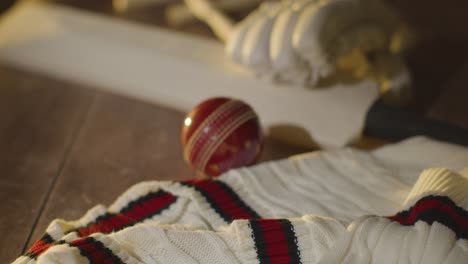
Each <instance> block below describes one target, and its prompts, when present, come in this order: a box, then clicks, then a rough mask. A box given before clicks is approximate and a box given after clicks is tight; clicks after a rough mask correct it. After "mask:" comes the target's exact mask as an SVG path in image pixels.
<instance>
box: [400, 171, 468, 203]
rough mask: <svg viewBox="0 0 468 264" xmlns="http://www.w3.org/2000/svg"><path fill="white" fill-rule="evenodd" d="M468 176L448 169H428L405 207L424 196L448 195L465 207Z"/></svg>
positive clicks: (420, 178) (422, 174) (467, 198)
mask: <svg viewBox="0 0 468 264" xmlns="http://www.w3.org/2000/svg"><path fill="white" fill-rule="evenodd" d="M466 190H468V178H466V177H464V176H462V175H461V174H458V173H456V172H453V171H451V170H448V169H441V168H434V169H427V170H425V171H423V172H422V173H421V175H420V176H419V179H418V181H417V182H416V184H415V185H414V186H413V189H412V190H411V192H410V194H409V195H408V198H407V199H406V201H405V208H407V207H409V206H412V205H413V204H414V203H415V202H416V201H418V200H419V199H421V198H422V197H424V196H429V195H440V196H447V197H449V198H450V199H451V200H453V201H454V202H455V203H456V204H458V205H459V206H461V207H463V208H467V207H468V193H467V192H466Z"/></svg>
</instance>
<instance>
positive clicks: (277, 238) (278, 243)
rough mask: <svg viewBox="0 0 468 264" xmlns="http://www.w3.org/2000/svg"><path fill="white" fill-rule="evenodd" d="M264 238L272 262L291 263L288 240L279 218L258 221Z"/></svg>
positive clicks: (274, 263)
mask: <svg viewBox="0 0 468 264" xmlns="http://www.w3.org/2000/svg"><path fill="white" fill-rule="evenodd" d="M258 223H259V225H260V227H261V229H262V233H263V238H264V243H265V247H266V253H267V254H268V258H269V261H270V262H269V263H270V264H281V263H291V258H290V256H289V251H288V241H287V238H286V235H285V233H284V230H283V228H282V225H281V222H280V221H279V220H277V219H269V220H260V221H258Z"/></svg>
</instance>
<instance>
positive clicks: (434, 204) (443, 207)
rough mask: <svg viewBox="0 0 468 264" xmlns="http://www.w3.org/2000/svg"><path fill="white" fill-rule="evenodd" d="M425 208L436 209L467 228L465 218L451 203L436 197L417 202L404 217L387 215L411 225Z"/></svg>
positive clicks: (467, 222)
mask: <svg viewBox="0 0 468 264" xmlns="http://www.w3.org/2000/svg"><path fill="white" fill-rule="evenodd" d="M427 210H437V211H439V212H440V213H443V214H446V215H448V216H449V217H450V218H451V219H452V220H454V221H455V222H456V223H457V225H460V226H462V227H463V228H468V219H467V218H464V217H462V216H461V215H460V214H459V213H457V212H456V211H455V209H454V208H453V207H452V206H451V205H449V204H446V203H444V202H443V201H440V200H438V199H430V200H425V201H421V202H418V203H416V205H415V206H414V207H413V208H412V210H411V211H410V213H409V214H408V215H407V216H406V217H405V216H402V215H395V216H391V217H389V219H391V220H393V221H397V222H399V223H400V224H403V225H411V224H414V222H415V221H417V220H418V216H419V215H420V214H421V213H422V212H424V211H427Z"/></svg>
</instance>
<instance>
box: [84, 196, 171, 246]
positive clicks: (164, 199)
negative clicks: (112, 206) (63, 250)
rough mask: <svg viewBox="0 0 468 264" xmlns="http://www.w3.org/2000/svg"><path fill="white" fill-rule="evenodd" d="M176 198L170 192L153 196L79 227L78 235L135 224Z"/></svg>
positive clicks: (157, 211) (110, 230)
mask: <svg viewBox="0 0 468 264" xmlns="http://www.w3.org/2000/svg"><path fill="white" fill-rule="evenodd" d="M176 199H177V198H176V197H175V196H174V195H172V194H170V193H163V194H162V195H159V196H155V197H152V198H151V199H148V200H146V201H144V202H142V203H140V204H136V205H134V206H132V207H131V208H129V209H128V210H126V211H125V212H123V213H121V214H115V215H111V216H110V217H108V218H104V219H102V220H101V221H99V222H97V223H92V224H90V225H88V226H86V227H83V228H81V229H79V230H78V231H77V232H78V235H79V236H81V237H85V236H89V235H91V234H93V233H97V232H99V233H109V232H112V231H115V230H119V229H122V228H124V227H127V226H130V225H133V224H135V223H137V222H140V221H141V220H144V219H146V218H148V217H151V216H152V215H154V214H156V213H159V212H160V211H161V210H163V209H164V208H167V207H168V206H169V205H170V204H172V203H173V202H174V201H175V200H176Z"/></svg>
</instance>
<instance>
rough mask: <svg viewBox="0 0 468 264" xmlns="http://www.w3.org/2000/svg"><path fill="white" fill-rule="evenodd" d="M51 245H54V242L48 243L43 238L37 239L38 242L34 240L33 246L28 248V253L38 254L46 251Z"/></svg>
mask: <svg viewBox="0 0 468 264" xmlns="http://www.w3.org/2000/svg"><path fill="white" fill-rule="evenodd" d="M51 246H53V244H52V243H47V242H45V241H43V240H37V241H36V242H34V244H33V245H32V247H31V248H30V249H29V250H28V254H30V255H31V256H38V255H40V254H42V253H43V252H44V251H46V250H47V249H49V248H50V247H51Z"/></svg>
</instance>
